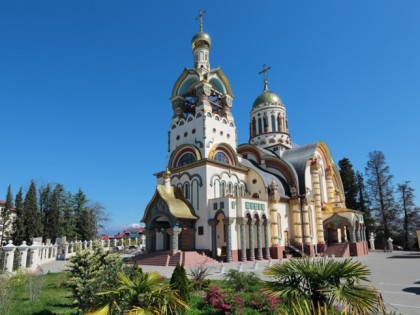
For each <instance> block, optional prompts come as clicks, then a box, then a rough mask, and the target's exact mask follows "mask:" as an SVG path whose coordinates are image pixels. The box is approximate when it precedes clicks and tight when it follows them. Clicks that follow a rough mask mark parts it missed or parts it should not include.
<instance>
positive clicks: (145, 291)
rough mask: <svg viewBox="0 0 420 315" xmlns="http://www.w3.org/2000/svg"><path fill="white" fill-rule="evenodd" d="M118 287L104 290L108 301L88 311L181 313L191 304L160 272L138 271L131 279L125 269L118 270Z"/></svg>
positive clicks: (93, 313) (95, 313)
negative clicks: (163, 278)
mask: <svg viewBox="0 0 420 315" xmlns="http://www.w3.org/2000/svg"><path fill="white" fill-rule="evenodd" d="M118 284H119V285H118V287H117V288H116V289H114V290H109V291H104V292H102V293H101V295H103V296H105V297H106V298H107V299H106V303H96V304H92V309H93V310H95V311H91V312H89V313H88V314H89V315H102V314H114V312H115V313H118V314H132V315H135V314H143V315H155V314H160V315H169V314H174V315H175V314H179V313H181V312H183V311H185V310H188V309H189V307H188V305H187V303H185V302H184V301H183V300H182V299H181V298H180V297H179V295H178V292H177V290H174V289H172V288H171V287H170V286H169V285H168V284H167V283H165V282H163V281H162V278H161V275H160V274H158V273H157V272H146V273H139V274H137V275H136V277H135V278H134V279H133V280H131V279H130V278H129V277H128V276H127V275H125V274H124V273H119V274H118Z"/></svg>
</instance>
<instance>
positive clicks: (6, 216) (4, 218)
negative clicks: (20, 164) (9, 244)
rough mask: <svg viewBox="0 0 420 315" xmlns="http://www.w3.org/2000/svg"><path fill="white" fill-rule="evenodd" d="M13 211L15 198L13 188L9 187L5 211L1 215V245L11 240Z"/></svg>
mask: <svg viewBox="0 0 420 315" xmlns="http://www.w3.org/2000/svg"><path fill="white" fill-rule="evenodd" d="M12 211H13V196H12V188H11V187H10V185H9V187H7V195H6V203H5V204H4V210H3V211H2V212H1V213H0V229H1V230H0V231H1V235H0V245H2V244H3V241H7V240H8V239H9V238H10V228H11V223H12V222H11V216H12Z"/></svg>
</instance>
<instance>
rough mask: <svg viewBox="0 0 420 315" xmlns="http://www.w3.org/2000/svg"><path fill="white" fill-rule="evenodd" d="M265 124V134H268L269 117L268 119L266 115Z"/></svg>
mask: <svg viewBox="0 0 420 315" xmlns="http://www.w3.org/2000/svg"><path fill="white" fill-rule="evenodd" d="M263 122H264V132H268V117H267V115H264V118H263Z"/></svg>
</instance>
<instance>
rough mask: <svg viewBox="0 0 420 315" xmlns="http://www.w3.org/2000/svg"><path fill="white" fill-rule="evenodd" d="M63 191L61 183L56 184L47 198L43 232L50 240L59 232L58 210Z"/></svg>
mask: <svg viewBox="0 0 420 315" xmlns="http://www.w3.org/2000/svg"><path fill="white" fill-rule="evenodd" d="M64 192H65V191H64V187H63V185H60V184H57V185H56V186H55V188H54V190H53V191H52V194H51V197H50V199H49V205H48V207H47V212H46V219H45V223H44V234H45V238H49V239H50V240H51V242H55V239H56V238H57V237H58V236H59V235H58V234H59V233H60V212H61V208H62V206H63V205H62V204H63V197H62V195H63V193H64Z"/></svg>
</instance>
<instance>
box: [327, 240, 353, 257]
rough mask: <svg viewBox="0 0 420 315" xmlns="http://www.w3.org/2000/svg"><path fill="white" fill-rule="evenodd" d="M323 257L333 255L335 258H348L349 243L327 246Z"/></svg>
mask: <svg viewBox="0 0 420 315" xmlns="http://www.w3.org/2000/svg"><path fill="white" fill-rule="evenodd" d="M324 255H325V256H326V255H328V256H331V255H334V256H335V257H350V247H349V243H334V244H328V246H327V249H326V250H325V251H324Z"/></svg>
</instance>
